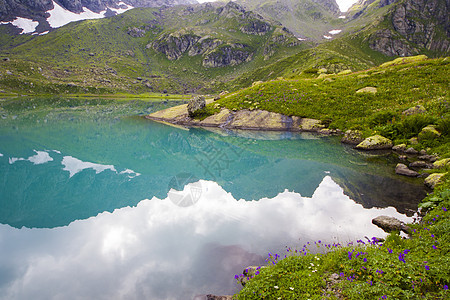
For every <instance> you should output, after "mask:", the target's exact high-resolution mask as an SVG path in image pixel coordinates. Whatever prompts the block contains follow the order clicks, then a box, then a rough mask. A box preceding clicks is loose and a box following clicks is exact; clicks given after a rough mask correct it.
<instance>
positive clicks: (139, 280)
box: [0, 176, 408, 299]
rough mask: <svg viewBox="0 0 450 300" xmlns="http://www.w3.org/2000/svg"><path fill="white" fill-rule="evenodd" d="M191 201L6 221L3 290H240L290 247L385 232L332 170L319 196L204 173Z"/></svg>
mask: <svg viewBox="0 0 450 300" xmlns="http://www.w3.org/2000/svg"><path fill="white" fill-rule="evenodd" d="M201 185H202V187H203V193H202V196H201V198H200V200H199V201H198V202H197V203H196V204H195V205H193V206H189V207H178V206H176V205H174V204H173V203H172V202H171V201H170V199H164V200H159V199H156V198H153V199H151V200H144V201H141V202H140V203H139V204H138V205H137V207H125V208H121V209H117V210H115V211H114V212H113V213H107V212H105V213H102V214H99V215H98V216H96V217H91V218H89V219H87V220H81V221H75V222H73V223H71V224H70V225H69V226H66V227H60V228H54V229H28V228H23V229H15V228H12V227H9V226H6V225H0V252H1V253H2V255H1V256H0V299H192V298H193V297H194V296H195V295H199V294H206V293H216V294H220V293H222V294H223V293H233V292H234V291H235V290H234V289H235V283H234V279H233V275H234V274H236V273H238V272H241V271H242V269H243V268H244V267H246V266H247V265H250V264H255V263H257V262H258V261H260V260H261V259H262V257H264V258H265V255H266V253H267V252H268V251H281V250H283V249H284V246H286V245H289V246H299V247H301V246H302V245H303V244H304V243H306V242H307V241H312V240H317V239H321V240H322V241H327V242H341V243H345V242H347V241H349V240H356V239H358V238H362V237H364V236H369V237H371V236H384V233H383V232H382V231H381V230H380V229H378V228H377V227H375V226H373V225H371V219H372V218H373V217H375V216H378V215H380V214H386V215H392V216H395V217H397V218H399V219H401V220H404V221H407V220H408V218H407V217H405V216H403V215H400V214H399V213H397V212H396V211H395V209H393V208H386V209H375V208H373V209H364V208H363V207H362V206H361V205H359V204H356V203H355V202H353V201H352V200H350V199H349V198H348V197H347V196H345V195H344V194H343V190H342V189H341V188H340V187H339V186H338V185H337V184H336V183H335V182H333V180H332V179H331V178H330V177H328V176H327V177H325V178H324V180H323V181H322V183H321V184H320V186H319V187H318V189H317V190H316V191H315V193H314V195H313V196H312V198H304V197H301V195H299V194H297V193H293V192H288V191H285V192H283V193H281V194H279V195H278V196H276V197H275V198H272V199H267V198H264V199H261V200H259V201H244V200H239V201H236V200H235V199H234V198H233V197H232V196H231V194H229V193H227V192H226V191H224V190H223V189H222V188H221V187H220V186H219V185H217V184H216V183H214V182H209V181H201Z"/></svg>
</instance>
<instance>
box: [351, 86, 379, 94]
mask: <svg viewBox="0 0 450 300" xmlns="http://www.w3.org/2000/svg"><path fill="white" fill-rule="evenodd" d="M377 92H378V90H377V88H376V87H373V86H368V87H365V88H362V89H359V90H357V91H356V93H357V94H376V93H377Z"/></svg>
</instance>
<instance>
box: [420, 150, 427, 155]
mask: <svg viewBox="0 0 450 300" xmlns="http://www.w3.org/2000/svg"><path fill="white" fill-rule="evenodd" d="M419 155H427V150H425V149H422V150H420V151H419Z"/></svg>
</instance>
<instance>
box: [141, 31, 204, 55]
mask: <svg viewBox="0 0 450 300" xmlns="http://www.w3.org/2000/svg"><path fill="white" fill-rule="evenodd" d="M200 38H201V37H200V36H197V35H195V34H191V33H186V34H167V35H163V36H162V37H161V38H160V39H158V40H156V41H154V42H153V44H152V45H151V47H152V48H153V49H155V50H156V51H158V52H161V53H163V54H164V55H166V57H167V58H168V59H170V60H176V59H178V58H179V57H180V56H181V55H183V53H185V52H186V51H188V50H189V49H190V48H192V46H193V45H194V44H195V43H197V41H198V40H200ZM149 47H150V46H149V45H147V48H149Z"/></svg>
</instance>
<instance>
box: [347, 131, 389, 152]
mask: <svg viewBox="0 0 450 300" xmlns="http://www.w3.org/2000/svg"><path fill="white" fill-rule="evenodd" d="M392 146H393V144H392V141H391V140H390V139H388V138H385V137H384V136H381V135H378V134H377V135H374V136H370V137H368V138H366V139H365V140H364V141H362V142H361V143H359V144H358V145H357V146H356V149H361V150H382V149H392Z"/></svg>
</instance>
